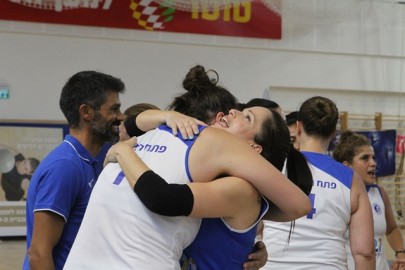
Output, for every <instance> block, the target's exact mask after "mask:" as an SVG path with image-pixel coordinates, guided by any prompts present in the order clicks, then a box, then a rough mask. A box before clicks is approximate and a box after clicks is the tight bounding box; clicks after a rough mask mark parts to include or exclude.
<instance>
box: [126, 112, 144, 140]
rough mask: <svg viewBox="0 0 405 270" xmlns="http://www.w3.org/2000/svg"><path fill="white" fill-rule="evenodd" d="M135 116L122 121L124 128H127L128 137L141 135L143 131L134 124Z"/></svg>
mask: <svg viewBox="0 0 405 270" xmlns="http://www.w3.org/2000/svg"><path fill="white" fill-rule="evenodd" d="M137 116H138V115H137ZM137 116H130V117H128V118H127V119H126V120H125V121H124V126H125V129H126V130H127V133H128V135H129V137H134V136H141V135H142V134H144V133H145V132H144V131H142V130H140V129H139V128H138V126H137V125H136V117H137Z"/></svg>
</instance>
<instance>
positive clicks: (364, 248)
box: [349, 173, 375, 270]
mask: <svg viewBox="0 0 405 270" xmlns="http://www.w3.org/2000/svg"><path fill="white" fill-rule="evenodd" d="M350 202H351V208H352V214H351V221H350V227H349V234H350V248H351V251H352V255H353V258H354V262H355V266H356V270H373V269H375V250H374V224H373V214H372V211H371V205H370V200H369V198H368V195H367V191H366V188H365V186H364V183H363V180H362V179H361V178H360V176H359V175H358V174H356V173H354V174H353V183H352V189H351V192H350Z"/></svg>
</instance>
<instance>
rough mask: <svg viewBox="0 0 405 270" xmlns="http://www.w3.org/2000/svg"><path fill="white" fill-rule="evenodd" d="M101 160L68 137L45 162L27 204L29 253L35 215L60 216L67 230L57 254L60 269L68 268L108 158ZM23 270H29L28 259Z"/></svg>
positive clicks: (56, 251)
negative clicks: (68, 260) (91, 196)
mask: <svg viewBox="0 0 405 270" xmlns="http://www.w3.org/2000/svg"><path fill="white" fill-rule="evenodd" d="M102 152H103V151H102ZM104 154H105V152H104ZM98 157H99V160H97V159H95V158H94V157H92V156H91V155H90V153H89V152H88V151H87V150H86V149H85V148H84V147H83V145H81V144H80V142H79V141H78V140H76V139H75V138H74V137H72V136H70V135H67V136H66V137H65V140H64V141H63V142H62V143H61V144H60V145H59V146H57V147H56V148H55V149H54V150H53V151H51V152H50V153H49V154H48V155H47V156H46V157H45V158H44V159H43V160H42V161H41V163H40V165H39V166H38V168H37V169H36V170H35V173H34V175H33V176H32V179H31V182H30V185H29V188H28V196H27V202H26V207H27V208H26V222H27V249H28V248H29V247H30V245H31V239H32V232H33V223H34V212H37V211H51V212H53V213H55V214H58V215H60V216H61V217H62V218H63V219H64V220H65V226H64V229H63V232H62V235H61V238H60V240H59V242H58V244H57V245H56V246H55V248H54V250H53V260H54V263H55V267H56V269H62V268H63V266H64V264H65V261H66V259H67V256H68V254H69V251H70V249H71V247H72V244H73V241H74V240H75V237H76V234H77V232H78V230H79V227H80V224H81V222H82V219H83V216H84V212H85V210H86V207H87V203H88V201H89V198H90V193H91V191H92V189H93V187H94V185H95V183H96V180H97V177H98V175H99V174H100V172H101V170H102V161H103V159H104V157H101V155H99V156H98ZM23 269H24V270H25V269H29V263H28V257H27V256H26V257H25V260H24V265H23Z"/></svg>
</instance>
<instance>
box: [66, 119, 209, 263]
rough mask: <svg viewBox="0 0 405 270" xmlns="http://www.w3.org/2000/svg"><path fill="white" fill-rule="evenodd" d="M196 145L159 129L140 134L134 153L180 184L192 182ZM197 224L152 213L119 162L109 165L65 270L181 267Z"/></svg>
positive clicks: (194, 219) (98, 185)
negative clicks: (190, 159)
mask: <svg viewBox="0 0 405 270" xmlns="http://www.w3.org/2000/svg"><path fill="white" fill-rule="evenodd" d="M194 142H195V140H188V141H184V140H182V139H181V138H179V137H175V136H173V135H172V133H171V129H168V128H167V127H166V126H162V127H161V128H160V129H159V128H158V129H155V130H153V131H150V132H148V133H146V134H145V135H143V136H140V137H139V138H138V144H137V146H136V152H137V154H138V155H139V156H140V157H141V158H142V159H143V160H144V161H145V162H146V163H147V164H148V166H150V168H151V169H153V170H154V171H155V172H156V173H158V174H160V175H161V176H163V177H164V178H165V179H166V181H168V182H169V183H178V184H184V183H189V182H190V181H191V179H190V178H189V175H188V162H187V156H188V151H189V149H190V147H191V146H192V145H193V143H194ZM200 222H201V219H199V218H190V217H165V216H161V215H157V214H154V213H152V212H150V211H149V210H148V209H147V208H146V207H144V205H143V204H142V202H141V201H140V200H139V198H138V196H136V194H135V193H134V191H133V190H132V188H131V187H130V186H129V183H128V181H127V180H126V179H125V175H124V174H123V172H122V170H121V167H120V166H119V164H116V163H115V164H109V165H108V166H107V167H106V168H105V169H104V170H103V172H102V173H101V175H100V177H99V179H98V181H97V183H96V185H95V187H94V190H93V193H92V195H91V198H90V201H89V205H88V208H87V210H86V214H85V217H84V219H83V223H82V225H81V228H80V231H79V233H78V236H77V238H76V241H75V243H74V245H73V247H72V250H71V252H70V254H69V257H68V260H67V262H66V265H65V269H167V270H169V269H170V270H172V269H173V270H174V269H180V265H179V259H180V257H181V254H182V252H183V249H184V248H185V247H186V246H188V245H189V244H190V243H191V242H192V241H193V240H194V238H195V236H196V234H197V231H198V228H199V225H200ZM83 258H85V259H83Z"/></svg>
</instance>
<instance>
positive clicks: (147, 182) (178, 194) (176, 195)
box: [134, 171, 194, 217]
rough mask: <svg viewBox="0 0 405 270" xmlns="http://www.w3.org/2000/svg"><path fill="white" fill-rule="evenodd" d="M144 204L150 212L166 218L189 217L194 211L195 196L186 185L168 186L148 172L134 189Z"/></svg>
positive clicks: (151, 172)
mask: <svg viewBox="0 0 405 270" xmlns="http://www.w3.org/2000/svg"><path fill="white" fill-rule="evenodd" d="M134 191H135V193H136V194H137V195H138V197H139V199H140V200H141V201H142V203H143V204H144V205H145V206H146V208H148V209H149V210H150V211H152V212H154V213H156V214H159V215H164V216H170V217H174V216H188V215H190V213H191V210H193V205H194V196H193V192H192V191H191V189H190V187H189V186H188V185H186V184H183V185H179V184H168V183H167V182H166V181H165V180H164V179H163V178H162V177H160V176H159V175H157V174H156V173H154V172H153V171H146V172H145V173H144V174H142V175H141V177H139V179H138V181H137V182H136V184H135V187H134Z"/></svg>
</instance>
